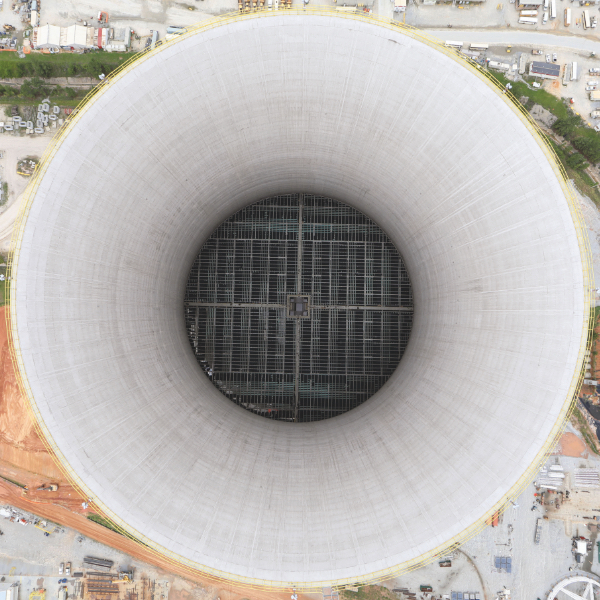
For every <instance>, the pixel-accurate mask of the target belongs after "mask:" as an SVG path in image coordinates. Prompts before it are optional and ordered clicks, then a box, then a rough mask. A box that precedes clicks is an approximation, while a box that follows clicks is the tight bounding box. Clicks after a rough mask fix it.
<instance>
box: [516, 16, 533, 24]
mask: <svg viewBox="0 0 600 600" xmlns="http://www.w3.org/2000/svg"><path fill="white" fill-rule="evenodd" d="M519 23H521V24H523V25H537V19H535V18H533V17H519Z"/></svg>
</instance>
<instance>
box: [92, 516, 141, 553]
mask: <svg viewBox="0 0 600 600" xmlns="http://www.w3.org/2000/svg"><path fill="white" fill-rule="evenodd" d="M87 518H88V519H89V520H90V521H93V522H94V523H98V525H102V527H106V529H110V530H111V531H114V532H115V533H118V534H119V535H122V536H123V537H126V538H129V539H130V540H132V541H133V542H136V543H138V544H141V545H142V546H148V544H144V542H140V540H138V539H137V538H136V537H133V536H132V535H131V534H129V533H127V532H126V531H123V530H121V529H120V528H119V527H117V525H115V524H114V523H113V522H112V521H111V520H110V519H107V518H106V517H103V516H101V515H96V514H94V513H91V514H89V515H87Z"/></svg>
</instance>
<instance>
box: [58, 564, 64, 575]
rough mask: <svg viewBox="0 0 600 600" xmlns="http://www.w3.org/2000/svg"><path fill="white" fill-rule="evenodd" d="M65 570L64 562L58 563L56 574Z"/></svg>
mask: <svg viewBox="0 0 600 600" xmlns="http://www.w3.org/2000/svg"><path fill="white" fill-rule="evenodd" d="M64 572H65V563H60V565H58V574H59V575H62V574H63V573H64Z"/></svg>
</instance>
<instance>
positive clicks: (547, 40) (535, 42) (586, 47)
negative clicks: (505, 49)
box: [424, 27, 600, 56]
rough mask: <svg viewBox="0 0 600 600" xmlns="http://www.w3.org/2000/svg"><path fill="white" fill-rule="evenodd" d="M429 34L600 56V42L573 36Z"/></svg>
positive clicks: (447, 31) (483, 31) (509, 32)
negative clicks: (582, 52)
mask: <svg viewBox="0 0 600 600" xmlns="http://www.w3.org/2000/svg"><path fill="white" fill-rule="evenodd" d="M424 31H426V32H427V33H430V34H431V35H435V36H436V37H439V38H440V39H442V40H456V41H463V42H475V43H477V42H481V43H482V44H498V45H503V44H512V45H513V46H554V47H556V48H573V49H575V50H583V51H587V52H592V51H594V52H596V53H597V54H598V55H599V56H600V42H599V41H598V40H592V39H588V38H584V37H579V36H573V35H556V34H552V33H540V32H536V31H519V30H514V29H505V30H502V31H498V30H486V29H479V30H477V29H457V28H455V27H452V28H448V29H425V28H424Z"/></svg>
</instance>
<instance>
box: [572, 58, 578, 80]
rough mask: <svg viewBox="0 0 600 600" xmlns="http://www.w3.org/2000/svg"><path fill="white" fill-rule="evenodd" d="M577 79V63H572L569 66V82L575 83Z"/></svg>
mask: <svg viewBox="0 0 600 600" xmlns="http://www.w3.org/2000/svg"><path fill="white" fill-rule="evenodd" d="M578 79H579V69H578V67H577V63H576V62H573V64H572V65H571V81H577V80H578Z"/></svg>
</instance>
